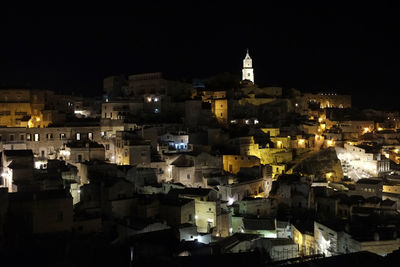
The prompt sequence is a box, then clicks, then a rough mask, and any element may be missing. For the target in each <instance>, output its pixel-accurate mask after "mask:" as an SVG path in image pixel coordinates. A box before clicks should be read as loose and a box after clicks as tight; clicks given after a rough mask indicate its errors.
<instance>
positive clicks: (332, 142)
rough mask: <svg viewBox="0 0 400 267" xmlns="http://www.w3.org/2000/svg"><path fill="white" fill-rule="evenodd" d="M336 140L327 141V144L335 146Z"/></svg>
mask: <svg viewBox="0 0 400 267" xmlns="http://www.w3.org/2000/svg"><path fill="white" fill-rule="evenodd" d="M334 143H335V142H334V141H333V140H328V141H326V144H327V145H328V146H333V145H334Z"/></svg>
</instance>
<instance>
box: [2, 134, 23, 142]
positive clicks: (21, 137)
mask: <svg viewBox="0 0 400 267" xmlns="http://www.w3.org/2000/svg"><path fill="white" fill-rule="evenodd" d="M24 139H25V136H24V135H23V134H21V135H20V136H19V140H21V141H24ZM0 140H1V139H0Z"/></svg>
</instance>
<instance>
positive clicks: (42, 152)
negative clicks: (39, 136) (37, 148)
mask: <svg viewBox="0 0 400 267" xmlns="http://www.w3.org/2000/svg"><path fill="white" fill-rule="evenodd" d="M41 156H42V158H44V150H42V151H41Z"/></svg>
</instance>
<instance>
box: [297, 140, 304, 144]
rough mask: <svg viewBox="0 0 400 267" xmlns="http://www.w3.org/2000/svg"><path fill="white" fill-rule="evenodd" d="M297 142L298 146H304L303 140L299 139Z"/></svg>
mask: <svg viewBox="0 0 400 267" xmlns="http://www.w3.org/2000/svg"><path fill="white" fill-rule="evenodd" d="M297 142H298V144H299V145H304V143H305V140H304V139H299V140H298V141H297Z"/></svg>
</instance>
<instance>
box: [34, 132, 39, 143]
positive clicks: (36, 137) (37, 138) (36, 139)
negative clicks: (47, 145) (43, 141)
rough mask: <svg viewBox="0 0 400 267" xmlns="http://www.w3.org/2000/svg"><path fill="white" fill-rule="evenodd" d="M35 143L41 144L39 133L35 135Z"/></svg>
mask: <svg viewBox="0 0 400 267" xmlns="http://www.w3.org/2000/svg"><path fill="white" fill-rule="evenodd" d="M33 141H35V142H39V141H40V134H37V133H36V134H35V135H34V139H33Z"/></svg>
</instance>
